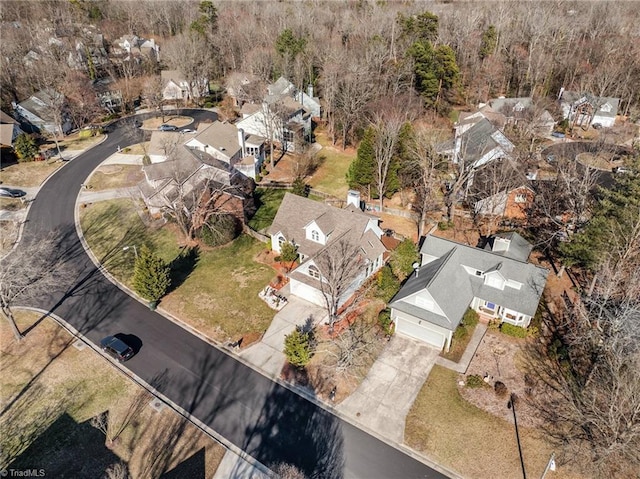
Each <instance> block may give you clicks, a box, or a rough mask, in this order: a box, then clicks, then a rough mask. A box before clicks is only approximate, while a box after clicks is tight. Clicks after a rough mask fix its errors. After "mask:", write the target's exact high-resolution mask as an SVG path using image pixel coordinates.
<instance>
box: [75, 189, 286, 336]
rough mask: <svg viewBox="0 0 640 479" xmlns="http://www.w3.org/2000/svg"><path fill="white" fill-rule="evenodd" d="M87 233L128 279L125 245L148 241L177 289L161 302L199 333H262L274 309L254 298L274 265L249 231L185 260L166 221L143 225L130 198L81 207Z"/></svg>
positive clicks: (99, 253)
mask: <svg viewBox="0 0 640 479" xmlns="http://www.w3.org/2000/svg"><path fill="white" fill-rule="evenodd" d="M81 225H82V229H83V232H84V234H85V238H86V239H87V242H88V243H89V245H90V247H91V249H92V251H93V252H94V254H95V255H96V257H97V258H98V259H99V260H100V262H101V263H102V264H103V265H104V266H105V267H106V268H107V270H108V271H109V272H110V273H111V274H113V275H114V276H115V277H116V278H118V279H119V280H121V281H123V282H124V283H125V284H127V285H129V286H130V284H131V275H132V273H133V265H134V256H133V251H132V249H131V248H129V249H128V250H127V251H123V248H124V247H125V246H133V245H136V246H137V247H138V248H139V247H140V245H142V244H144V243H146V244H149V245H151V246H152V247H153V249H154V250H155V251H156V252H157V253H158V254H159V255H160V256H161V257H162V258H163V259H164V260H165V261H167V262H169V263H171V262H174V266H175V268H174V272H177V273H178V274H177V275H176V274H174V278H177V277H178V276H179V279H176V281H175V282H176V283H177V284H175V286H174V287H175V289H174V290H173V291H172V292H170V293H169V294H168V295H167V296H165V297H164V298H163V299H162V301H161V303H160V306H161V307H162V308H164V309H166V310H167V311H168V312H170V313H171V314H173V315H174V316H176V317H177V318H179V319H181V320H183V321H185V322H186V323H188V324H189V325H191V326H192V327H194V328H196V329H197V330H199V331H201V332H202V333H203V334H205V335H207V336H209V337H211V338H213V339H216V340H219V341H227V340H228V338H229V337H232V338H234V339H237V337H238V336H241V335H246V334H253V335H254V336H255V335H260V334H262V333H263V332H264V331H265V330H266V329H267V327H268V326H269V324H270V323H271V320H272V319H273V314H274V313H273V311H272V310H271V309H269V308H268V307H267V305H266V304H265V303H264V302H263V301H262V300H261V299H260V298H258V293H259V292H260V290H262V289H263V288H264V287H265V286H266V285H267V284H268V283H269V281H270V280H271V279H272V277H273V276H274V274H275V273H274V271H273V270H272V269H271V268H270V267H268V266H266V265H264V264H261V263H257V262H256V261H254V257H255V256H256V255H257V254H258V253H259V252H260V251H262V250H264V249H265V248H266V245H265V244H264V243H260V242H258V241H256V240H254V239H253V238H251V237H249V236H240V237H239V238H237V239H236V240H235V241H234V242H232V243H230V244H229V245H226V246H222V247H219V248H214V249H207V250H201V251H199V253H198V254H197V255H196V256H195V257H192V258H191V259H187V260H185V261H175V260H177V259H178V257H179V255H180V253H181V249H180V248H179V247H178V241H177V239H176V236H175V234H174V233H173V231H172V228H170V225H166V226H165V227H163V228H161V229H158V230H153V231H151V230H149V229H147V228H146V227H145V226H144V224H143V223H142V221H141V220H140V217H139V216H138V214H137V213H136V211H135V208H134V206H133V203H132V202H131V200H129V199H120V200H113V201H106V202H101V203H96V204H93V205H89V206H87V207H85V208H81Z"/></svg>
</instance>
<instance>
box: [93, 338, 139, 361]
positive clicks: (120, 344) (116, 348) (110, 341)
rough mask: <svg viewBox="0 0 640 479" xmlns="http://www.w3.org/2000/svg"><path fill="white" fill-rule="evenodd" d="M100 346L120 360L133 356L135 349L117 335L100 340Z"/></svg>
mask: <svg viewBox="0 0 640 479" xmlns="http://www.w3.org/2000/svg"><path fill="white" fill-rule="evenodd" d="M100 347H101V348H102V350H103V351H104V352H105V353H107V354H109V355H110V356H112V357H113V358H115V359H117V360H118V361H120V362H124V361H126V360H127V359H129V358H130V357H131V356H133V349H132V348H131V346H129V345H128V344H126V343H125V342H124V341H123V340H122V339H118V338H116V337H115V336H107V337H106V338H104V339H103V340H102V341H100Z"/></svg>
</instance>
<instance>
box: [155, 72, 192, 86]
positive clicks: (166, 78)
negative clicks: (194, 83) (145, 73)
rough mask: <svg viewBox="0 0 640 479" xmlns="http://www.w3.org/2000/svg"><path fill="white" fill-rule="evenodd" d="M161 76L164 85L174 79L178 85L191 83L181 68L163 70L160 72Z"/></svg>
mask: <svg viewBox="0 0 640 479" xmlns="http://www.w3.org/2000/svg"><path fill="white" fill-rule="evenodd" d="M160 78H161V79H162V84H163V85H166V84H167V83H169V82H170V81H172V82H173V83H175V84H176V85H181V84H183V83H189V82H188V81H187V79H186V77H185V76H184V75H183V74H182V72H180V71H179V70H162V71H161V72H160Z"/></svg>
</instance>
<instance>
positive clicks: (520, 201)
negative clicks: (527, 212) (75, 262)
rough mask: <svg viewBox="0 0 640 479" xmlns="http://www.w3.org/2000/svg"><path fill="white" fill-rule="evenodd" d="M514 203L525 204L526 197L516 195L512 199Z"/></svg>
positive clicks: (519, 194)
mask: <svg viewBox="0 0 640 479" xmlns="http://www.w3.org/2000/svg"><path fill="white" fill-rule="evenodd" d="M514 201H515V202H516V203H526V202H527V196H526V195H524V194H522V193H518V194H517V195H516V197H515V199H514Z"/></svg>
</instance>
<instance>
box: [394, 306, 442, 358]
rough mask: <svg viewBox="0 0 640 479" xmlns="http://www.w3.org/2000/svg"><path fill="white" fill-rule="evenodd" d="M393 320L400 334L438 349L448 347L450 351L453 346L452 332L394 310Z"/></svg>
mask: <svg viewBox="0 0 640 479" xmlns="http://www.w3.org/2000/svg"><path fill="white" fill-rule="evenodd" d="M391 318H392V319H393V322H394V323H395V325H396V333H398V334H404V335H406V336H410V337H412V338H415V339H419V340H421V341H424V342H425V343H427V344H429V345H431V346H433V347H435V348H438V349H443V348H445V347H446V349H447V350H448V349H449V346H450V345H451V332H450V331H448V330H446V329H444V328H441V327H440V326H437V325H435V324H432V323H429V322H428V321H425V320H420V319H418V318H416V317H414V316H411V315H409V314H406V313H403V312H401V311H398V310H396V309H393V308H391Z"/></svg>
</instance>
